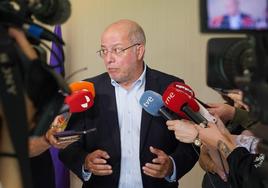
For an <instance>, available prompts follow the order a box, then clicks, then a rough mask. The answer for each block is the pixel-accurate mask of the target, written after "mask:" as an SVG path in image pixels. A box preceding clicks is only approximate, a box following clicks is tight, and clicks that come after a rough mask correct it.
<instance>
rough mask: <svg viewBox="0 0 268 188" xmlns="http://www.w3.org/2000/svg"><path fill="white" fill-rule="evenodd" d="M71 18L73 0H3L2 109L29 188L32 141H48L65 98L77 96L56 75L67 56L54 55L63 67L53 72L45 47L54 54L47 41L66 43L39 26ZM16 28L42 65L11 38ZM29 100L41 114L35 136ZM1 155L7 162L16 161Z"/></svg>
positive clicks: (0, 38) (0, 27)
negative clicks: (38, 138) (31, 138)
mask: <svg viewBox="0 0 268 188" xmlns="http://www.w3.org/2000/svg"><path fill="white" fill-rule="evenodd" d="M70 12H71V11H70V3H69V1H68V0H16V1H11V0H0V105H1V106H0V107H1V108H2V109H3V114H4V117H5V119H6V122H7V128H8V130H9V134H10V138H11V140H12V144H13V147H14V150H15V156H13V157H16V158H18V162H19V166H20V172H21V176H22V180H23V187H27V188H28V187H32V186H31V173H30V169H29V167H30V165H29V159H28V149H27V148H28V135H29V134H30V135H31V134H32V135H37V136H40V135H43V134H44V133H45V132H46V131H47V129H48V128H49V126H50V124H51V123H52V121H53V119H54V118H55V116H56V115H57V114H58V112H59V110H60V108H61V107H62V104H63V102H64V98H65V96H66V95H68V94H70V92H71V91H70V89H69V87H68V85H67V84H66V83H65V81H64V79H63V77H62V76H61V75H59V74H57V73H56V72H55V71H54V68H55V67H61V66H63V61H64V53H63V50H62V51H61V56H62V58H60V57H59V55H57V54H56V53H55V52H53V51H51V53H53V54H54V56H55V57H56V59H57V61H58V65H55V66H49V65H48V63H47V60H46V54H45V53H46V50H45V49H44V48H43V46H44V47H46V48H47V49H48V50H50V48H49V47H48V46H47V45H46V44H45V43H44V42H43V41H42V40H48V41H51V42H54V43H56V45H58V46H60V45H63V44H64V42H63V41H62V39H61V38H59V37H58V36H56V35H55V34H53V33H52V32H50V31H49V30H47V29H46V28H44V27H43V26H41V25H39V24H37V23H36V22H34V20H38V21H39V22H42V23H44V24H49V25H55V24H61V23H63V22H65V21H66V20H67V19H68V18H69V16H70ZM10 28H17V29H19V30H22V31H23V32H24V33H25V35H26V36H27V39H28V41H30V43H31V44H32V45H33V46H34V48H35V49H36V50H37V54H39V58H38V59H35V60H29V59H28V57H27V56H26V55H25V54H24V53H23V50H22V49H21V48H20V47H19V45H18V44H17V43H16V41H15V40H14V39H13V38H12V37H10V35H9V34H8V31H9V29H10ZM59 49H61V48H59ZM25 96H28V98H29V99H30V101H31V102H32V103H33V106H34V108H35V109H36V113H35V115H34V119H35V122H34V124H35V126H34V129H33V130H31V133H29V122H28V119H27V112H26V105H25V103H26V102H25ZM0 128H1V127H0ZM1 152H2V151H0V154H1V156H2V155H4V156H12V154H8V153H1Z"/></svg>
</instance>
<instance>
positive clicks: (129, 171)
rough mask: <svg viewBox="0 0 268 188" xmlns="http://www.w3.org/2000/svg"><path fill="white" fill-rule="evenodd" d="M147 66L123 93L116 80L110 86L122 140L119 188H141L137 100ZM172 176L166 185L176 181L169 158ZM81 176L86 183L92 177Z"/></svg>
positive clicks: (138, 109)
mask: <svg viewBox="0 0 268 188" xmlns="http://www.w3.org/2000/svg"><path fill="white" fill-rule="evenodd" d="M145 73H146V66H145V68H144V71H143V73H142V75H141V76H140V77H139V79H138V80H136V81H135V82H134V83H133V84H132V86H131V87H130V89H128V90H126V89H125V88H123V87H122V86H120V85H119V84H118V83H117V82H116V81H115V80H111V84H112V85H113V86H114V88H115V96H116V105H117V112H118V122H119V128H120V140H121V169H120V179H119V188H142V187H143V185H142V176H141V168H140V158H139V156H140V148H139V147H140V129H141V116H142V107H141V105H140V104H139V99H140V97H141V96H142V94H143V93H144V89H145ZM170 158H171V160H172V163H173V169H174V170H173V174H172V176H171V177H166V180H167V181H169V182H173V181H176V166H175V163H174V160H173V159H172V157H170ZM82 175H83V178H84V180H85V181H88V180H89V179H90V176H91V173H90V172H85V171H84V168H83V167H82Z"/></svg>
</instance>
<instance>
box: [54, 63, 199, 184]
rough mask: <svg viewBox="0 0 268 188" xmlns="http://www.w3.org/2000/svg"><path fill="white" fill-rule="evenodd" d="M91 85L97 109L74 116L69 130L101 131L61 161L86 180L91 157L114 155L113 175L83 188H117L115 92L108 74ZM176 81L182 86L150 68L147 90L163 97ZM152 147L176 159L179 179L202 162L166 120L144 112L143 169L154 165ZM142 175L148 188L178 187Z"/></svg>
mask: <svg viewBox="0 0 268 188" xmlns="http://www.w3.org/2000/svg"><path fill="white" fill-rule="evenodd" d="M87 81H91V82H93V83H94V85H95V90H96V97H95V104H94V107H93V108H92V109H90V110H88V111H86V112H85V113H79V114H76V115H74V116H72V118H71V120H70V124H69V125H68V126H70V128H75V127H76V128H78V127H79V128H81V126H82V127H83V129H89V128H93V127H96V128H97V131H96V132H95V133H93V134H88V135H87V136H85V137H83V138H82V139H81V140H80V141H79V142H76V143H74V144H72V145H70V146H69V147H67V148H66V149H64V150H62V151H61V152H60V155H59V157H60V159H61V160H62V161H63V163H64V164H65V165H66V166H67V167H68V168H70V169H71V170H72V171H73V172H74V173H75V174H76V175H77V176H78V177H80V178H81V179H82V176H81V175H82V165H83V164H84V160H85V157H86V156H87V154H88V153H90V152H93V151H94V150H97V149H102V150H105V151H107V152H108V154H109V155H110V159H109V160H108V163H109V164H110V165H111V166H112V168H113V174H112V175H109V176H95V175H92V176H91V178H90V180H89V181H88V182H84V184H83V188H86V187H87V188H94V187H96V188H106V187H107V188H116V187H118V185H119V176H120V161H121V152H120V150H121V148H120V147H121V146H120V131H119V125H118V116H117V107H116V99H115V89H114V87H113V86H112V85H111V80H110V77H109V75H108V74H107V73H104V74H101V75H99V76H97V77H94V78H92V79H88V80H87ZM174 81H181V82H182V80H181V79H179V78H176V77H174V76H171V75H167V74H164V73H161V72H159V71H156V70H152V69H150V68H147V72H146V84H145V90H153V91H155V92H157V93H160V94H162V93H163V92H164V90H165V89H166V87H167V86H168V84H170V83H171V82H174ZM150 146H153V147H156V148H159V149H161V150H163V151H164V152H165V153H166V154H168V155H170V156H172V157H173V159H174V161H175V163H176V167H177V168H176V170H177V179H179V178H181V177H182V176H183V175H184V174H186V173H187V172H188V171H189V170H190V169H191V168H192V167H193V166H194V165H195V163H196V161H197V159H198V156H197V154H196V153H195V151H194V149H193V147H192V146H191V145H189V144H184V143H181V142H179V141H177V140H176V138H175V136H174V133H173V132H171V131H169V130H168V129H167V126H166V125H165V120H164V119H163V118H162V117H153V116H151V115H150V114H148V113H147V112H145V111H144V110H143V111H142V120H141V133H140V163H141V164H140V165H141V169H142V167H143V166H144V164H145V163H147V162H151V161H152V159H153V158H155V156H154V155H153V154H152V153H151V152H150V150H149V147H150ZM141 174H142V181H143V187H145V188H169V187H170V188H177V187H178V182H177V181H176V182H173V183H169V182H167V181H166V180H165V179H158V178H152V177H149V176H147V175H145V174H144V173H143V172H142V171H141ZM82 180H83V179H82Z"/></svg>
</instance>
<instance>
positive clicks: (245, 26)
mask: <svg viewBox="0 0 268 188" xmlns="http://www.w3.org/2000/svg"><path fill="white" fill-rule="evenodd" d="M224 2H227V1H213V0H200V23H201V27H200V28H201V32H203V33H229V34H234V33H240V34H245V35H246V37H233V38H212V39H210V40H209V41H208V45H207V68H206V69H207V85H208V86H209V87H211V88H216V90H222V91H227V92H228V90H233V89H239V90H241V91H242V92H243V100H244V102H245V103H247V104H248V105H249V108H250V114H251V115H252V116H253V117H254V119H258V120H259V122H260V123H259V124H262V125H263V126H264V127H266V126H267V124H268V100H267V96H268V83H267V82H268V56H267V55H268V53H267V52H268V37H267V33H268V32H267V31H268V2H267V1H266V0H248V1H237V0H233V1H228V2H229V3H231V4H223V3H224ZM228 7H229V9H228ZM262 125H257V127H256V128H255V130H254V132H255V134H256V136H259V137H260V138H261V143H260V144H259V152H260V153H264V154H265V155H267V154H268V149H267V143H268V140H267V130H266V129H264V128H263V126H262ZM264 164H266V165H263V166H262V167H260V168H259V169H260V170H259V172H260V173H258V175H257V176H258V177H261V176H263V175H265V178H260V179H259V181H261V180H263V179H266V180H267V171H268V170H267V169H268V166H267V159H265V161H264ZM257 170H258V169H257ZM262 170H264V171H265V173H262V172H261V171H262ZM253 181H254V180H253Z"/></svg>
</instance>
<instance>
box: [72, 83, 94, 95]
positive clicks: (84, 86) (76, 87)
mask: <svg viewBox="0 0 268 188" xmlns="http://www.w3.org/2000/svg"><path fill="white" fill-rule="evenodd" d="M69 87H70V89H71V91H72V92H77V91H81V90H85V91H89V92H91V94H92V96H93V98H94V97H95V88H94V84H93V83H92V82H87V81H78V82H72V83H70V84H69Z"/></svg>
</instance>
